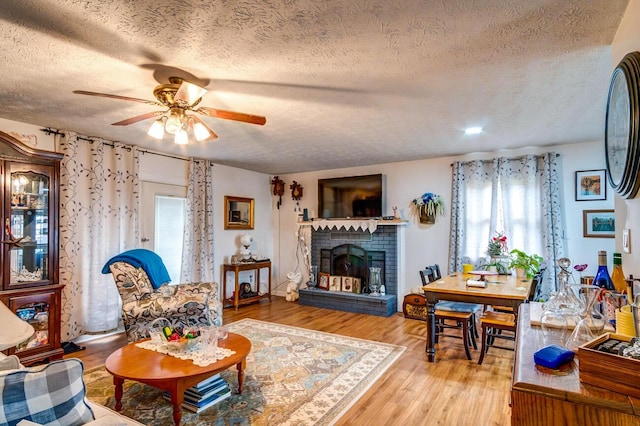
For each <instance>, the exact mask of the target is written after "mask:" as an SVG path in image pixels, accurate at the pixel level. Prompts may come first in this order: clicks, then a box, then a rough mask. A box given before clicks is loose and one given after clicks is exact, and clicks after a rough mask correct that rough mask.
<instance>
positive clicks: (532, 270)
mask: <svg viewBox="0 0 640 426" xmlns="http://www.w3.org/2000/svg"><path fill="white" fill-rule="evenodd" d="M509 255H510V256H511V259H510V262H509V268H515V270H516V275H517V273H518V269H520V270H522V271H523V272H522V273H523V274H524V275H525V276H526V277H528V278H531V277H533V276H534V275H535V274H537V273H538V272H539V271H540V264H541V263H542V261H543V260H544V259H542V257H541V256H538V255H537V254H535V253H534V254H527V253H525V252H524V251H522V250H518V249H513V250H511V252H509Z"/></svg>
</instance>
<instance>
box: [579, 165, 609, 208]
mask: <svg viewBox="0 0 640 426" xmlns="http://www.w3.org/2000/svg"><path fill="white" fill-rule="evenodd" d="M605 179H606V175H605V170H604V169H602V170H580V171H577V172H576V201H594V200H606V199H607V182H606V180H605Z"/></svg>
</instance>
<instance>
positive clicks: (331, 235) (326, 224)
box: [300, 220, 406, 316]
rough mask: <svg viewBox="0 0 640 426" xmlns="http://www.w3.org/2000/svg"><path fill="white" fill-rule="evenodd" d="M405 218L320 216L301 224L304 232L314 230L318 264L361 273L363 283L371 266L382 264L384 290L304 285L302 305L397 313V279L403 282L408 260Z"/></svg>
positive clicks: (330, 270) (336, 271)
mask: <svg viewBox="0 0 640 426" xmlns="http://www.w3.org/2000/svg"><path fill="white" fill-rule="evenodd" d="M405 223H406V222H403V221H382V220H380V221H378V220H322V221H314V222H313V223H312V224H301V226H300V229H301V232H307V233H308V234H310V235H309V236H310V241H311V263H312V264H313V265H318V267H319V271H320V272H325V273H329V274H332V275H342V276H351V277H357V278H360V279H361V281H362V287H363V288H364V287H365V286H366V285H367V284H368V281H369V267H370V266H373V267H379V268H381V276H382V283H383V284H384V285H385V288H386V295H384V296H378V297H375V296H370V295H369V294H367V293H366V292H365V293H362V294H355V293H347V292H334V291H325V290H320V289H302V290H300V304H303V305H310V306H316V307H321V308H328V309H336V310H342V311H347V312H358V313H365V314H371V315H378V316H390V315H392V314H393V313H395V312H397V311H398V287H399V286H398V283H399V282H403V281H404V267H403V265H404V262H401V261H400V259H401V258H402V256H403V254H404V253H403V250H404V227H403V226H402V225H404V224H405ZM308 241H309V240H308ZM400 277H402V279H400Z"/></svg>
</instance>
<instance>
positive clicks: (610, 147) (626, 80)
mask: <svg viewBox="0 0 640 426" xmlns="http://www.w3.org/2000/svg"><path fill="white" fill-rule="evenodd" d="M639 90H640V52H632V53H629V54H627V55H626V56H625V57H624V58H623V59H622V61H620V63H619V64H618V66H617V67H616V69H615V70H614V71H613V74H612V76H611V82H610V84H609V95H608V98H607V113H606V124H605V138H604V144H605V154H606V162H607V179H608V181H609V184H610V185H611V186H612V187H613V189H614V191H616V192H617V193H618V194H620V196H622V197H624V198H633V197H634V196H635V195H636V193H637V192H638V187H639V186H640V179H639V178H638V173H639V171H640V155H639V154H640V146H639V142H638V135H639V130H640V129H639V126H640V118H639V111H640V110H639V108H640V98H639V95H638V91H639Z"/></svg>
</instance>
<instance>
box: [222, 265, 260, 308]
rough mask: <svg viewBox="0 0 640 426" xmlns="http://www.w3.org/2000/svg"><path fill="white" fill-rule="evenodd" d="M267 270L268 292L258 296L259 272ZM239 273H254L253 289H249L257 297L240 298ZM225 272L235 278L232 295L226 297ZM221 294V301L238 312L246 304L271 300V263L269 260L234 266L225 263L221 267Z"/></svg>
mask: <svg viewBox="0 0 640 426" xmlns="http://www.w3.org/2000/svg"><path fill="white" fill-rule="evenodd" d="M262 269H268V271H269V275H268V277H269V290H268V291H267V293H264V294H259V293H260V292H259V290H260V270H262ZM240 271H254V274H255V282H254V285H255V288H253V287H252V288H251V291H255V292H256V293H258V295H257V296H252V297H245V298H242V299H241V298H240V282H239V276H240ZM227 272H233V273H234V278H235V286H234V289H235V290H234V292H233V295H231V296H230V297H227ZM222 292H223V300H224V303H225V304H229V305H233V307H234V308H235V309H236V311H237V310H238V307H239V306H240V305H246V304H248V303H253V302H256V301H258V300H260V299H262V298H265V297H268V298H269V300H271V261H270V260H262V261H257V262H246V263H238V264H235V265H232V264H227V263H225V264H224V265H222Z"/></svg>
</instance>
